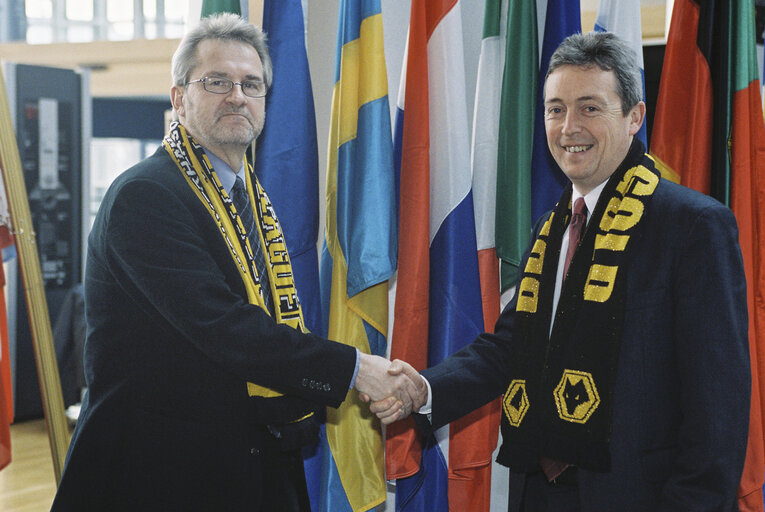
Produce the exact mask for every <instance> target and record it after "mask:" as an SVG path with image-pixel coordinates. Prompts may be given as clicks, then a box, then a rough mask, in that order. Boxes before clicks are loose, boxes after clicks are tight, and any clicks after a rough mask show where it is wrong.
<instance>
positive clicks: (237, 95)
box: [226, 82, 247, 103]
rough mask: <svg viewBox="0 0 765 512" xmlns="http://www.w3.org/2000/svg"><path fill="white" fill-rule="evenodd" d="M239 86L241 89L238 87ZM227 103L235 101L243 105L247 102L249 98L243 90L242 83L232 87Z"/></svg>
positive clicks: (227, 96)
mask: <svg viewBox="0 0 765 512" xmlns="http://www.w3.org/2000/svg"><path fill="white" fill-rule="evenodd" d="M237 85H238V86H239V87H237ZM226 100H227V101H234V102H237V103H242V102H245V101H247V96H245V94H244V89H243V88H242V83H241V82H234V83H233V85H232V86H231V90H230V91H228V94H227V95H226Z"/></svg>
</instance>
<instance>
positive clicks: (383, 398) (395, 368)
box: [354, 353, 427, 424]
mask: <svg viewBox="0 0 765 512" xmlns="http://www.w3.org/2000/svg"><path fill="white" fill-rule="evenodd" d="M406 367H408V368H406ZM354 387H355V388H356V390H357V391H358V392H359V396H360V397H361V399H362V400H363V401H365V402H368V401H370V400H371V401H373V404H379V405H377V406H376V407H375V408H374V409H372V407H370V410H372V412H373V413H375V414H377V416H378V418H380V421H382V422H383V423H384V424H388V423H392V422H394V421H396V420H397V419H400V418H405V417H406V416H408V415H409V414H411V413H412V411H413V410H417V409H419V408H420V407H422V406H423V405H424V404H425V401H426V400H427V385H426V384H425V381H424V380H423V379H422V377H420V375H419V374H418V373H417V371H416V370H415V369H414V368H412V367H411V366H409V365H408V364H407V363H404V362H403V361H399V360H396V361H394V362H393V363H391V362H390V361H388V360H387V359H385V358H383V357H380V356H372V355H369V354H364V353H361V354H360V359H359V371H358V374H357V375H356V383H355V386H354ZM422 388H424V390H423V389H422ZM383 404H384V405H383Z"/></svg>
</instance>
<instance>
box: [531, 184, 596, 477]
mask: <svg viewBox="0 0 765 512" xmlns="http://www.w3.org/2000/svg"><path fill="white" fill-rule="evenodd" d="M585 225H587V205H586V204H585V202H584V198H583V197H580V198H579V199H577V200H576V202H574V214H573V215H572V216H571V222H570V223H569V229H568V251H567V252H566V260H565V262H564V263H563V280H564V281H565V280H566V275H568V266H569V264H571V259H572V258H573V257H574V252H576V248H577V246H578V245H579V241H580V240H581V239H582V231H584V226H585ZM539 463H540V465H541V466H542V471H544V473H545V476H546V477H547V480H548V481H550V482H552V481H553V480H555V479H556V478H558V477H559V476H560V475H561V473H563V472H564V471H566V468H568V464H566V463H565V462H560V461H557V460H553V459H549V458H547V457H542V459H541V460H540V461H539Z"/></svg>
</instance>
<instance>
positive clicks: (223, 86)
mask: <svg viewBox="0 0 765 512" xmlns="http://www.w3.org/2000/svg"><path fill="white" fill-rule="evenodd" d="M196 82H202V86H203V87H204V88H205V91H207V92H211V93H213V94H228V93H229V92H230V91H231V89H233V88H234V86H235V85H238V86H239V87H241V88H242V93H244V95H245V96H248V97H250V98H262V97H263V96H265V95H266V92H268V91H267V89H266V84H265V83H264V82H262V81H260V80H242V81H241V82H233V81H231V80H229V79H228V78H217V77H216V78H213V77H209V76H206V77H203V78H200V79H199V80H191V81H189V82H186V85H189V84H193V83H196Z"/></svg>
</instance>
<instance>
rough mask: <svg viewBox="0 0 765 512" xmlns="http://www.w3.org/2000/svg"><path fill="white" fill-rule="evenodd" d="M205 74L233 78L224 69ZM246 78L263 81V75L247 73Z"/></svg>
mask: <svg viewBox="0 0 765 512" xmlns="http://www.w3.org/2000/svg"><path fill="white" fill-rule="evenodd" d="M204 76H218V77H221V78H231V75H230V74H229V73H226V72H224V71H208V72H206V73H205V74H204ZM244 80H253V81H254V80H258V81H260V82H263V81H264V80H263V75H253V74H250V75H245V77H244Z"/></svg>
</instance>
